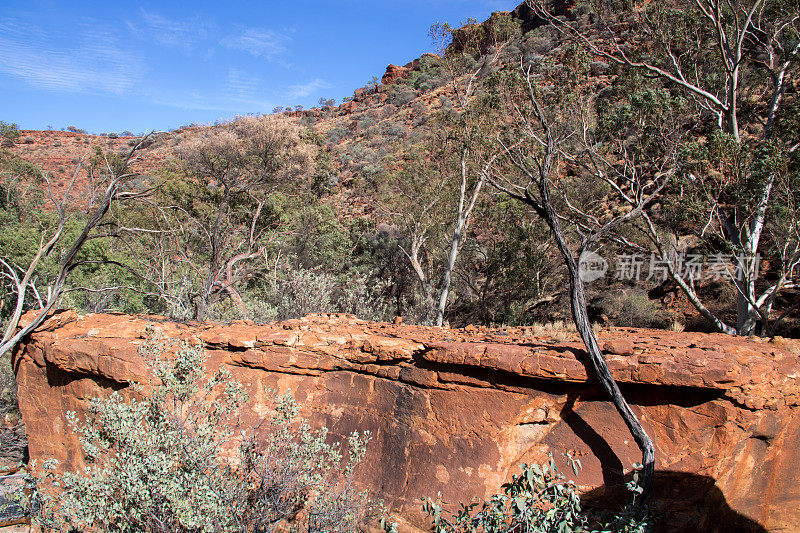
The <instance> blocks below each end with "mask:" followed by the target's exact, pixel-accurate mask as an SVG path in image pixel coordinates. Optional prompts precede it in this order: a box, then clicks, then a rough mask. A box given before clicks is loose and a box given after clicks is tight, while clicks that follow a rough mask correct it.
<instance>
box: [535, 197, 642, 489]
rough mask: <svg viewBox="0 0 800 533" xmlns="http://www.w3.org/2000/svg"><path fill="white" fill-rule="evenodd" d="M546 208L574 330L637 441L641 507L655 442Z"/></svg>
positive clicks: (554, 219)
mask: <svg viewBox="0 0 800 533" xmlns="http://www.w3.org/2000/svg"><path fill="white" fill-rule="evenodd" d="M548 200H549V199H548ZM544 204H545V205H544V206H543V210H542V212H540V214H542V215H544V218H545V221H546V222H547V224H548V226H550V229H551V230H552V231H553V235H554V237H555V239H556V245H557V246H558V250H559V252H561V255H562V257H563V259H564V262H565V263H566V265H567V270H568V273H569V281H570V304H571V307H572V319H573V320H574V321H575V327H576V329H577V330H578V333H579V334H580V336H581V340H582V341H583V344H584V345H585V346H586V351H587V352H588V354H589V362H590V364H591V366H592V370H593V371H594V374H595V376H597V378H598V379H599V380H600V384H601V385H602V386H603V389H604V390H605V391H606V393H608V395H609V396H611V401H612V402H613V403H614V407H616V409H617V412H619V414H620V416H622V419H623V420H624V421H625V425H626V426H628V430H629V431H630V432H631V435H633V439H634V440H635V441H636V445H637V446H638V447H639V450H641V452H642V477H641V481H640V484H639V487H640V488H641V489H642V493H641V495H640V497H639V499H638V501H637V503H638V504H639V505H642V504H644V502H646V501H647V499H648V498H649V496H650V494H651V493H652V490H653V476H654V474H655V448H654V447H653V441H652V440H651V439H650V437H649V436H648V435H647V433H646V432H645V430H644V428H643V427H642V424H641V422H639V419H638V418H637V417H636V414H635V413H634V412H633V410H631V408H630V406H629V405H628V402H627V401H625V397H624V396H622V392H621V391H620V390H619V386H618V385H617V382H616V381H614V377H613V376H612V375H611V371H610V370H609V368H608V365H607V364H606V360H605V357H603V353H602V352H601V351H600V346H599V344H598V343H597V337H595V334H594V331H593V330H592V325H591V323H590V322H589V313H588V311H587V309H586V292H585V290H584V286H583V280H582V279H581V277H580V271H579V268H578V264H577V262H576V261H575V258H574V256H573V255H572V251H571V250H570V248H569V245H568V244H567V242H566V239H565V238H564V234H563V233H562V230H561V225H560V224H559V221H558V218H557V215H556V213H555V211H553V208H552V206H551V205H550V204H549V201H548V202H544Z"/></svg>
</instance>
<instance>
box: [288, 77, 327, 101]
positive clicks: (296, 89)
mask: <svg viewBox="0 0 800 533" xmlns="http://www.w3.org/2000/svg"><path fill="white" fill-rule="evenodd" d="M330 88H331V84H330V83H328V82H327V81H325V80H323V79H320V78H315V79H313V80H311V81H309V82H308V83H303V84H301V85H292V86H291V87H290V88H289V93H288V94H287V96H288V97H289V98H305V97H306V96H310V95H312V94H314V93H315V92H317V91H319V90H320V89H330Z"/></svg>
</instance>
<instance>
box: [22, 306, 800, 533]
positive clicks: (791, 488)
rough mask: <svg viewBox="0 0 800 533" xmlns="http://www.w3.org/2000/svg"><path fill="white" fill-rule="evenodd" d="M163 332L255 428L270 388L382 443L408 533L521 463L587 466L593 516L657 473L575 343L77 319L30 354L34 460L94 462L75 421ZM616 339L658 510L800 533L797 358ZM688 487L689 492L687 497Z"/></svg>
mask: <svg viewBox="0 0 800 533" xmlns="http://www.w3.org/2000/svg"><path fill="white" fill-rule="evenodd" d="M154 330H160V332H161V334H163V335H164V336H166V337H169V338H173V339H177V340H182V341H186V342H189V343H194V344H197V343H202V345H203V346H204V347H205V349H206V351H207V353H208V357H209V359H208V368H209V369H213V368H216V367H218V366H219V365H226V366H227V367H228V368H229V369H231V372H232V374H233V376H234V378H236V379H238V380H240V381H241V382H242V383H243V384H244V385H245V387H247V388H249V390H251V392H252V394H251V397H252V398H254V399H255V400H254V405H252V406H250V407H248V408H247V409H248V411H247V412H246V413H245V414H244V416H243V419H244V420H246V421H250V422H253V424H254V425H256V423H257V421H258V416H259V415H258V413H259V412H263V411H261V409H262V408H263V406H261V405H259V402H260V401H262V400H261V399H259V398H261V397H262V396H263V395H260V394H258V391H259V390H262V389H263V388H267V387H268V388H272V389H275V390H286V389H290V390H292V391H293V393H294V394H295V396H296V397H297V398H298V400H299V401H300V403H301V404H302V405H303V406H304V410H305V412H306V414H307V416H308V417H309V418H310V420H311V421H312V423H314V424H319V425H321V424H324V425H326V426H328V427H329V428H330V430H331V431H330V434H331V436H332V438H337V437H338V438H341V437H343V436H345V435H347V434H349V432H351V431H354V430H357V431H363V430H370V431H371V432H372V434H373V435H374V439H373V442H372V443H371V445H370V447H369V449H368V453H367V458H366V462H365V465H363V472H361V474H360V480H361V482H362V483H363V484H364V486H366V487H368V488H371V489H372V490H373V492H376V493H377V495H378V496H379V497H381V498H382V499H383V500H384V501H386V503H387V505H388V506H389V508H390V510H392V511H394V512H396V513H398V514H399V515H401V516H403V517H404V518H405V521H404V524H406V525H407V526H408V527H409V528H411V526H412V525H416V526H417V527H422V526H424V525H425V523H426V521H425V519H424V517H423V516H422V514H421V509H420V508H419V498H420V497H421V496H430V495H433V494H436V493H437V492H440V491H441V492H442V495H443V497H444V498H445V499H447V500H448V501H452V502H457V501H466V500H468V499H470V498H471V497H474V496H479V497H480V496H484V495H486V494H487V493H489V492H492V491H497V490H498V487H499V485H500V484H501V483H502V482H503V481H504V480H506V479H507V478H508V477H509V476H510V475H511V474H512V473H514V472H516V469H517V465H518V464H519V463H521V462H528V463H530V462H533V461H541V460H543V459H545V458H547V457H548V456H549V454H550V453H551V452H552V453H553V454H554V455H556V456H559V454H560V452H562V451H572V452H574V453H576V454H577V455H578V456H579V457H580V458H581V461H582V463H583V464H584V471H583V472H582V473H581V475H580V477H579V483H581V484H582V485H583V486H584V488H585V489H586V490H587V491H588V493H587V494H588V495H589V496H590V497H592V498H597V497H601V496H602V495H604V494H605V495H608V494H611V493H614V491H618V489H619V488H620V486H621V485H624V479H623V475H622V473H623V472H629V471H630V468H631V465H632V464H633V463H634V462H636V461H638V460H639V459H640V456H639V454H638V449H637V448H636V446H635V444H634V443H633V442H632V439H631V438H630V435H629V433H628V432H627V429H626V428H625V426H624V423H623V422H622V420H621V419H620V418H619V416H618V415H617V413H616V412H615V411H614V408H613V406H611V404H610V403H609V402H608V401H607V400H606V398H605V397H604V395H603V393H602V391H601V390H600V388H599V386H598V385H597V383H596V381H595V380H594V379H593V378H592V377H591V375H590V374H589V372H588V371H587V366H586V361H585V352H584V350H583V349H582V345H581V344H580V342H579V340H578V338H577V336H575V335H574V334H571V333H569V332H563V331H555V332H548V331H537V330H535V329H532V328H500V329H489V328H476V327H468V328H466V329H464V330H454V329H443V328H430V327H421V326H405V325H395V324H385V323H371V322H365V321H361V320H358V319H356V318H354V317H352V316H348V315H311V316H309V317H306V318H305V319H302V320H290V321H285V322H282V323H274V324H267V325H254V324H250V323H246V322H237V323H233V324H229V325H218V324H192V323H184V324H182V323H176V322H170V321H168V320H165V319H163V318H161V317H133V316H126V315H85V316H79V315H77V314H76V313H75V312H72V311H65V312H59V313H56V314H54V315H53V316H52V317H51V318H50V319H49V320H48V321H47V322H45V324H43V326H42V327H41V328H39V329H38V330H37V331H36V332H34V333H33V334H32V335H31V336H30V337H29V338H28V339H26V340H25V342H24V344H23V345H21V346H20V347H19V348H18V350H17V351H16V352H15V353H14V361H13V363H14V368H15V372H16V374H17V380H18V384H19V397H20V405H21V410H22V414H23V419H24V421H25V424H26V430H27V432H28V435H29V441H30V453H31V457H32V458H34V459H45V458H47V457H51V456H52V457H56V458H57V459H61V460H64V461H65V464H67V465H68V464H70V463H71V462H72V461H74V458H75V457H76V456H78V455H79V454H78V449H79V448H78V443H77V440H76V439H75V437H74V435H71V433H70V432H69V430H68V427H67V425H66V424H65V422H64V415H65V413H66V412H67V411H75V412H77V413H78V415H79V416H80V414H81V413H82V411H83V409H85V405H86V404H85V399H86V398H90V397H93V396H98V395H107V394H108V393H109V391H110V390H112V389H115V390H116V389H119V390H121V391H122V392H123V394H125V393H126V391H127V390H128V385H129V384H131V383H133V382H136V381H147V379H148V376H149V374H148V370H147V366H146V363H145V361H143V359H142V358H141V357H140V355H139V353H138V351H139V348H140V347H141V346H142V345H143V344H144V343H145V342H146V341H147V339H148V337H150V336H151V335H152V334H153V331H154ZM599 338H600V344H601V346H603V347H604V350H605V351H606V357H607V359H608V364H609V367H610V369H611V371H612V373H613V375H614V377H615V379H617V381H618V382H619V383H620V386H621V388H622V390H623V392H624V394H625V395H626V397H627V398H628V400H629V402H630V403H631V404H632V406H633V408H634V410H635V411H636V412H637V415H638V416H639V417H640V419H641V420H642V423H643V424H644V425H645V428H646V429H647V430H648V432H650V434H651V435H652V436H653V439H654V442H655V445H656V450H657V470H658V473H657V480H658V479H662V480H664V481H663V482H662V484H661V485H660V486H658V485H657V487H656V497H657V498H661V500H662V505H664V506H665V508H666V509H669V510H670V519H669V524H668V526H669V527H667V529H665V530H669V528H675V527H679V528H682V527H692V528H701V530H705V531H728V530H730V529H725V528H724V527H723V525H725V524H727V525H728V526H730V525H731V524H739V525H737V526H736V527H740V525H741V524H751V525H752V524H760V525H758V527H761V528H762V529H760V530H761V531H763V530H764V529H763V528H767V530H773V529H774V530H776V531H777V530H784V531H795V530H796V529H793V528H796V524H797V523H800V510H798V509H800V483H798V481H800V479H798V470H800V469H798V468H797V465H798V464H800V450H797V449H796V447H795V446H793V442H794V439H795V438H796V434H797V431H798V430H800V416H799V415H798V413H800V408H798V404H799V403H800V393H799V391H800V385H799V384H798V376H800V364H798V353H799V352H798V345H797V344H796V343H795V342H794V341H789V340H785V339H780V338H777V339H773V340H771V341H767V340H762V339H742V338H734V337H727V336H724V335H713V334H695V333H677V332H666V331H657V330H634V329H618V330H603V331H600V332H599ZM709 480H711V481H709ZM683 485H686V486H687V487H690V488H686V489H685V490H678V489H679V488H680V487H681V486H683ZM676 487H677V488H676ZM720 502H722V503H724V505H721V503H720ZM786 502H792V505H787V503H786ZM720 509H722V510H723V511H724V512H723V511H720ZM720 513H722V514H720ZM665 527H666V526H665ZM742 527H743V526H742ZM747 527H750V526H747ZM753 527H755V526H753ZM703 528H705V529H703ZM781 528H784V529H781ZM409 530H410V529H409ZM678 530H680V529H678ZM753 530H759V529H757V528H756V529H753Z"/></svg>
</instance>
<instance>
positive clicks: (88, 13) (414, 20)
mask: <svg viewBox="0 0 800 533" xmlns="http://www.w3.org/2000/svg"><path fill="white" fill-rule="evenodd" d="M520 1H521V0H427V1H425V0H405V1H404V2H399V1H386V2H384V1H374V2H367V1H360V0H340V1H338V2H324V1H311V0H294V1H289V2H285V1H283V2H273V1H262V2H255V1H254V2H245V1H229V2H226V1H224V0H222V1H213V2H205V1H197V2H175V1H162V2H147V1H141V2H134V1H124V0H123V1H113V0H112V1H104V2H79V1H71V0H61V1H39V0H24V1H17V0H0V120H3V121H5V122H16V123H17V124H19V125H20V127H21V128H23V129H47V128H48V127H52V128H53V129H61V128H63V127H66V126H68V125H74V126H77V127H79V128H83V129H86V130H88V131H90V132H95V133H100V132H112V131H114V132H121V131H124V130H130V131H133V132H142V131H148V130H152V129H157V130H164V129H171V128H176V127H179V126H181V125H184V124H189V123H192V122H195V123H201V124H206V123H211V122H214V121H215V120H218V119H221V120H225V119H228V118H231V117H233V116H235V115H237V114H246V113H264V112H270V111H271V110H272V109H273V108H274V107H275V106H288V105H297V104H301V105H304V106H305V107H311V106H313V105H316V103H317V102H318V101H319V99H320V97H323V96H324V97H326V98H335V99H336V101H337V103H339V102H340V101H341V99H342V97H344V96H349V95H352V93H353V90H354V89H356V88H357V87H360V86H363V85H365V84H366V82H367V81H369V80H370V79H371V77H372V76H377V77H379V78H380V77H381V76H382V75H383V72H384V69H385V68H386V65H387V64H388V63H396V64H404V63H406V62H408V61H410V60H412V59H415V58H417V57H419V56H420V55H421V54H423V53H424V52H428V51H433V50H432V44H431V43H430V40H429V39H428V35H427V32H428V28H429V27H430V25H431V24H432V23H433V22H436V21H446V22H450V23H451V24H455V23H459V22H463V21H465V20H466V19H467V18H469V17H474V18H476V19H478V20H484V19H486V18H487V17H488V16H489V14H490V13H491V12H492V11H500V10H510V9H513V8H514V7H516V5H517V4H518V3H519V2H520Z"/></svg>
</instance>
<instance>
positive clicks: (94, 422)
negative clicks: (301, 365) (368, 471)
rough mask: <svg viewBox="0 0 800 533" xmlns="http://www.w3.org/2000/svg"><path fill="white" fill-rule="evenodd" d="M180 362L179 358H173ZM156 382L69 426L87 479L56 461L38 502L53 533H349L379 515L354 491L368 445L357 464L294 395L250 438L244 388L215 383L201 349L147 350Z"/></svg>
mask: <svg viewBox="0 0 800 533" xmlns="http://www.w3.org/2000/svg"><path fill="white" fill-rule="evenodd" d="M173 352H174V355H173ZM141 354H142V356H144V357H145V358H147V360H148V361H149V363H150V369H151V370H152V373H153V376H154V380H153V381H151V382H149V383H147V384H137V385H134V386H133V389H132V390H131V392H132V393H133V396H134V397H133V398H130V399H128V400H125V399H123V397H122V396H121V395H120V394H119V393H117V392H115V393H112V394H111V395H110V396H109V397H107V398H96V399H93V400H91V401H90V403H89V407H88V410H87V418H86V419H85V420H80V419H78V417H77V416H76V415H75V414H74V413H69V414H68V422H69V424H70V426H71V427H72V428H73V430H74V431H75V432H76V433H77V435H78V437H79V439H80V442H81V445H82V450H83V460H84V462H85V464H86V468H85V469H83V470H80V471H78V472H74V473H72V472H66V473H64V474H58V473H57V470H56V468H55V467H56V464H55V463H54V462H53V461H48V462H47V463H45V464H44V465H43V466H44V473H43V475H42V476H41V477H40V478H39V480H38V483H37V485H36V492H35V493H34V496H33V498H34V506H33V508H34V509H38V510H37V512H36V519H37V521H38V522H39V523H40V524H41V525H42V526H43V527H44V528H45V529H46V530H55V531H85V530H87V529H91V530H95V531H108V532H126V533H127V532H130V533H133V532H138V533H142V532H146V533H156V532H165V533H166V532H170V533H173V532H186V533H189V532H200V531H208V532H241V533H245V532H252V531H260V532H265V533H266V532H272V531H286V530H287V529H288V527H290V526H291V525H292V524H294V526H295V527H297V526H298V525H302V526H303V527H304V528H307V529H305V530H306V531H309V532H337V533H350V532H353V533H354V532H356V531H358V526H359V524H360V523H361V522H362V521H363V520H364V518H365V517H366V516H367V514H368V512H369V511H370V509H371V507H370V506H371V504H370V503H369V501H368V499H367V497H366V494H365V493H363V492H359V491H357V490H356V489H355V487H354V486H353V482H352V480H353V470H354V468H355V466H356V465H357V464H358V463H359V462H360V461H361V459H362V458H363V456H364V450H365V445H366V442H367V441H368V440H369V436H368V434H366V433H365V434H363V435H359V434H358V433H353V434H352V435H350V438H349V457H348V458H347V459H345V458H343V456H342V451H341V447H340V445H339V444H328V443H327V442H326V440H327V432H326V429H325V428H322V429H320V430H317V431H314V430H312V429H311V428H310V427H309V425H308V423H307V422H306V421H305V420H303V419H302V418H300V417H299V416H298V407H297V404H296V403H295V401H294V399H293V398H292V396H291V395H290V394H288V393H287V394H286V395H283V396H273V403H272V411H271V413H270V414H269V415H268V416H267V417H266V418H264V419H263V420H262V421H261V423H260V424H259V425H258V426H257V427H256V428H243V427H242V426H241V420H240V418H239V413H240V410H241V409H242V407H243V406H244V405H245V403H246V402H247V394H246V393H245V391H244V389H243V388H242V385H241V384H240V383H239V382H237V381H234V380H232V379H231V377H230V373H229V372H228V371H227V370H226V369H225V368H220V369H219V370H218V371H217V372H215V373H213V374H211V375H207V374H206V372H205V369H204V360H205V355H204V352H203V350H202V348H200V347H197V346H190V345H188V344H185V343H181V344H178V345H175V344H174V343H172V342H171V341H168V340H166V339H163V338H161V337H158V336H156V337H154V338H153V339H152V340H150V341H149V342H148V343H147V344H145V345H144V346H143V348H142V350H141Z"/></svg>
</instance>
